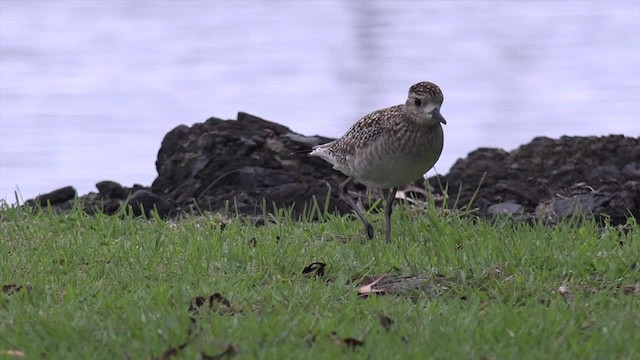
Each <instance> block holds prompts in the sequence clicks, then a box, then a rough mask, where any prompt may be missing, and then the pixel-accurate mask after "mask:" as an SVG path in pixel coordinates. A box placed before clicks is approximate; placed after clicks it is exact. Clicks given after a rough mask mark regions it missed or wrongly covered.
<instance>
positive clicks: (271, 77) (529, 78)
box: [0, 0, 640, 202]
mask: <svg viewBox="0 0 640 360" xmlns="http://www.w3.org/2000/svg"><path fill="white" fill-rule="evenodd" d="M422 80H430V81H433V82H436V83H438V84H439V85H440V86H441V87H442V89H443V91H444V93H445V103H444V106H443V109H442V112H443V114H444V115H445V117H446V118H447V121H448V125H447V126H446V128H445V132H446V134H445V136H446V141H445V150H444V153H443V155H442V158H441V160H440V162H439V163H438V164H437V166H436V169H437V170H438V172H441V173H446V172H447V171H448V168H449V167H450V166H451V165H452V164H453V162H454V161H455V160H456V159H457V158H459V157H462V156H465V155H466V153H467V152H469V151H471V150H473V149H475V148H477V147H480V146H490V147H503V148H506V149H512V148H514V147H516V146H518V145H520V144H522V143H525V142H527V141H529V140H530V139H531V138H532V137H534V136H539V135H545V136H550V137H558V136H561V135H565V134H567V135H606V134H610V133H616V134H625V135H629V136H640V119H639V117H638V115H637V113H638V99H640V2H636V1H619V2H611V1H606V2H605V1H584V2H570V1H562V2H545V1H521V2H515V1H513V2H512V1H509V2H498V1H469V2H461V1H456V2H453V1H443V2H434V1H429V2H418V1H366V2H365V1H348V0H343V1H338V0H336V1H304V2H303V1H268V0H266V1H254V2H252V1H213V0H211V1H193V2H189V1H173V2H172V1H162V2H161V1H141V0H140V1H138V0H132V1H119V0H109V1H108V0H102V1H91V0H85V1H71V0H67V1H54V0H50V1H49V0H47V1H45V0H39V1H11V0H0V199H2V198H5V199H7V200H9V201H10V202H13V198H14V196H13V192H14V191H15V190H17V189H19V190H20V192H21V194H22V196H23V197H24V198H28V197H32V196H34V195H36V194H38V193H41V192H48V191H50V190H53V189H54V188H57V187H60V186H65V185H74V186H76V188H77V189H78V190H79V192H80V193H86V192H88V191H92V190H94V184H95V183H96V182H97V181H100V180H104V179H111V180H116V181H119V182H121V183H123V184H124V185H131V184H133V183H141V184H150V183H151V182H152V181H153V179H154V177H155V175H156V171H155V166H154V162H155V158H156V154H157V151H158V149H159V146H160V142H161V140H162V137H163V136H164V134H165V133H166V132H167V131H169V130H170V129H172V128H173V127H175V126H177V125H179V124H189V125H190V124H193V123H195V122H201V121H204V120H206V119H207V118H208V117H210V116H216V117H221V118H234V117H235V115H236V113H237V112H238V111H246V112H249V113H253V114H256V115H259V116H261V117H264V118H267V119H270V120H273V121H277V122H280V123H283V124H285V125H287V126H289V127H291V128H292V129H293V130H294V131H297V132H300V133H303V134H308V135H312V134H321V135H326V136H333V137H336V136H339V135H341V134H342V133H343V132H344V131H345V130H346V129H347V128H348V127H349V126H350V125H351V124H352V123H353V122H354V121H355V120H357V119H358V118H359V117H360V116H362V115H364V114H366V113H368V112H370V111H372V110H375V109H378V108H381V107H386V106H390V105H395V104H398V103H401V102H403V101H404V97H405V96H406V92H407V89H408V87H409V86H410V85H411V84H413V83H415V82H418V81H422Z"/></svg>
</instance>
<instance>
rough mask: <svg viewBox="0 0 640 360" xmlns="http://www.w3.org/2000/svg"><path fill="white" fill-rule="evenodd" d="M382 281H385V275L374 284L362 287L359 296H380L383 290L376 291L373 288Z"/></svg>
mask: <svg viewBox="0 0 640 360" xmlns="http://www.w3.org/2000/svg"><path fill="white" fill-rule="evenodd" d="M382 279H384V275H383V276H380V277H379V278H378V279H377V280H375V281H374V282H372V283H370V284H367V285H364V286H361V287H360V288H359V289H358V296H369V295H370V294H376V293H378V294H379V293H382V292H384V291H383V290H375V289H374V288H373V286H374V285H375V284H377V283H378V282H379V281H380V280H382Z"/></svg>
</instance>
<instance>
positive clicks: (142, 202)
mask: <svg viewBox="0 0 640 360" xmlns="http://www.w3.org/2000/svg"><path fill="white" fill-rule="evenodd" d="M125 205H126V206H127V207H130V208H131V210H132V211H133V214H134V215H136V216H140V215H144V216H145V217H147V218H148V217H151V214H152V212H153V210H154V209H156V210H157V211H158V215H159V216H160V217H161V218H165V217H167V216H168V215H169V214H170V212H171V210H172V207H171V205H170V204H169V202H168V201H167V200H165V199H163V198H161V197H160V196H158V195H156V194H154V193H152V192H150V191H147V190H138V191H136V192H134V193H133V194H131V196H130V197H129V200H127V202H126V204H125Z"/></svg>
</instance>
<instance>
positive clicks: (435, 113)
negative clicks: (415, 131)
mask: <svg viewBox="0 0 640 360" xmlns="http://www.w3.org/2000/svg"><path fill="white" fill-rule="evenodd" d="M429 114H431V116H433V118H434V119H436V120H438V121H439V122H441V123H443V124H445V125H446V124H447V120H445V119H444V117H443V116H442V114H440V109H438V108H434V109H433V110H431V111H430V112H429Z"/></svg>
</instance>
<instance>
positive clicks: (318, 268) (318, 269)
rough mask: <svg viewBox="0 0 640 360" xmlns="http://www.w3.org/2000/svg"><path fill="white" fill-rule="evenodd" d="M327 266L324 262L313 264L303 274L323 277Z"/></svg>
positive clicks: (303, 270)
mask: <svg viewBox="0 0 640 360" xmlns="http://www.w3.org/2000/svg"><path fill="white" fill-rule="evenodd" d="M326 266H327V264H325V263H323V262H313V263H311V264H309V265H307V266H306V267H305V268H304V269H302V274H303V275H306V276H315V277H323V276H324V268H325V267H326Z"/></svg>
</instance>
